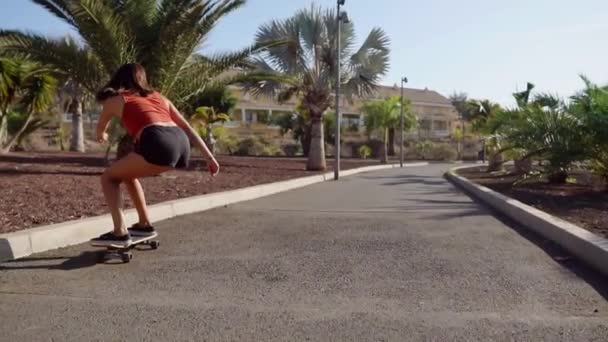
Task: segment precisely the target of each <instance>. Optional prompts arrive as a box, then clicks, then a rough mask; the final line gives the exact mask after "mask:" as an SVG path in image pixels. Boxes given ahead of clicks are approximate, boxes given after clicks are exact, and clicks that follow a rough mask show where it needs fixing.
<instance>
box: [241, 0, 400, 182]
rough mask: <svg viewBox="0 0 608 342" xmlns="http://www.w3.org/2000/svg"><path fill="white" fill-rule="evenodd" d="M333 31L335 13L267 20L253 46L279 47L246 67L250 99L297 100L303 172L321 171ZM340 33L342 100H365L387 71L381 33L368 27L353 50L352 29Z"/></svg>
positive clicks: (333, 63) (333, 65)
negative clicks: (306, 133) (304, 150)
mask: <svg viewBox="0 0 608 342" xmlns="http://www.w3.org/2000/svg"><path fill="white" fill-rule="evenodd" d="M337 31H338V25H337V22H336V13H335V12H334V11H333V10H326V11H324V10H322V9H320V8H317V7H314V6H313V7H311V8H309V9H303V10H300V11H299V12H297V13H296V14H295V15H294V16H293V17H290V18H288V19H284V20H273V21H271V22H270V23H268V24H265V25H263V26H261V27H260V28H259V30H258V33H257V36H256V41H257V43H258V44H260V43H262V42H265V41H283V44H280V45H278V46H273V47H271V48H269V49H268V50H265V51H263V52H261V53H259V54H257V56H256V57H255V58H253V59H252V60H251V62H250V64H251V66H253V68H254V71H253V72H251V73H249V75H247V76H248V80H249V82H248V83H246V85H247V86H248V88H249V89H250V90H251V91H252V92H253V93H254V95H255V94H266V95H271V96H277V97H278V100H279V101H286V100H288V99H290V98H292V97H293V96H298V97H300V99H301V102H302V104H303V106H304V107H305V108H306V109H307V111H308V112H309V114H310V121H311V137H310V139H311V142H310V151H309V155H308V163H307V166H306V167H307V169H308V170H323V169H325V168H326V162H325V148H324V143H323V141H324V139H323V121H322V118H323V113H324V112H325V111H326V110H327V109H329V108H330V106H331V104H332V102H333V100H334V94H335V83H336V82H335V80H336V75H337V70H338V69H337V57H338V55H337V52H336V50H337V49H336V47H337V46H336V45H337V33H338V32H337ZM340 34H341V37H342V38H341V44H340V54H341V60H342V61H343V63H342V64H341V65H340V66H339V68H340V70H341V75H342V77H341V80H340V82H341V83H342V87H343V91H344V93H345V95H346V96H347V97H350V96H366V95H369V94H370V93H372V92H373V91H374V90H375V89H376V87H377V86H378V84H379V82H380V79H381V77H382V76H383V75H384V74H385V73H386V71H387V69H388V64H389V39H388V37H387V35H386V34H385V33H384V31H383V30H382V29H380V28H374V29H372V31H371V32H370V33H369V35H368V36H367V38H366V39H365V40H364V41H363V44H362V45H361V46H360V47H359V48H358V49H356V48H355V46H354V42H355V34H354V28H353V25H352V24H350V23H349V24H344V25H341V30H340Z"/></svg>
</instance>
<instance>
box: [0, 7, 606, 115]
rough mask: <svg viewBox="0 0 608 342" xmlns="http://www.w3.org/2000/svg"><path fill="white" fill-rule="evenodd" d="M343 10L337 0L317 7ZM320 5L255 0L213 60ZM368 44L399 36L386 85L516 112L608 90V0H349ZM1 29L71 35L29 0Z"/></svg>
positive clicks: (5, 13)
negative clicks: (464, 97) (590, 85)
mask: <svg viewBox="0 0 608 342" xmlns="http://www.w3.org/2000/svg"><path fill="white" fill-rule="evenodd" d="M315 3H316V4H317V5H320V6H324V7H334V6H335V4H336V1H335V0H316V1H315ZM311 4H312V1H310V0H248V3H247V4H246V5H245V6H244V7H243V8H241V9H239V10H237V11H235V12H233V13H232V14H230V15H229V16H228V17H226V18H224V19H223V20H222V21H221V23H220V24H219V25H218V26H217V27H216V28H215V29H214V31H213V33H212V35H211V37H210V38H209V40H208V41H206V42H205V44H204V45H203V51H204V52H205V53H212V52H216V51H230V50H233V49H237V48H241V47H245V46H248V45H249V44H251V43H252V42H253V37H254V35H255V32H256V30H257V28H258V27H259V26H260V25H261V24H264V23H266V22H269V21H270V20H272V19H282V18H287V17H289V16H291V15H292V14H294V13H295V12H296V11H297V10H298V9H300V8H303V7H309V6H310V5H311ZM344 10H346V11H347V12H348V15H349V18H350V19H351V21H352V22H353V23H354V25H355V31H356V33H357V37H358V39H359V41H362V40H363V39H364V38H365V37H366V36H367V34H368V33H369V31H370V30H371V29H372V28H373V27H381V28H382V29H384V30H385V31H386V33H387V34H388V35H389V37H390V38H391V67H390V70H389V72H388V73H387V75H386V76H385V77H384V79H383V84H385V85H393V84H395V83H398V82H399V80H400V78H401V77H402V76H406V77H407V78H408V79H409V84H408V87H412V88H425V87H428V88H429V89H433V90H436V91H438V92H440V93H441V94H443V95H445V96H449V95H450V94H452V93H454V92H465V93H467V94H468V95H469V97H472V98H483V99H490V100H492V101H496V102H499V103H501V104H503V105H507V106H509V105H513V104H514V101H513V100H512V95H511V94H512V93H513V92H514V91H516V90H522V89H524V88H525V84H526V82H532V83H534V84H535V85H536V86H537V88H536V89H537V90H539V91H543V92H551V93H557V94H559V95H561V96H564V97H567V96H570V95H571V94H573V93H574V92H575V91H577V90H579V89H580V88H581V87H582V82H581V80H580V77H579V75H581V74H584V75H586V76H588V77H590V78H591V79H592V80H593V81H594V82H597V83H600V84H605V83H608V1H606V0H577V1H573V0H416V1H413V0H372V1H367V0H346V5H345V6H344ZM0 28H3V29H21V30H30V31H34V32H38V33H44V34H47V35H54V36H57V35H63V34H66V32H69V31H70V28H69V27H68V26H67V25H66V24H64V23H62V22H61V21H59V20H58V19H56V18H55V17H53V16H52V15H51V14H50V13H47V12H46V11H45V10H44V9H43V8H41V7H38V6H37V5H34V4H32V3H31V2H30V1H28V0H0Z"/></svg>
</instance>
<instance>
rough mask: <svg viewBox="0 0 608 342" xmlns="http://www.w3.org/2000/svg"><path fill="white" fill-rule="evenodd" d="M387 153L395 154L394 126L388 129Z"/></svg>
mask: <svg viewBox="0 0 608 342" xmlns="http://www.w3.org/2000/svg"><path fill="white" fill-rule="evenodd" d="M388 155H389V156H394V155H395V128H394V127H391V128H389V129H388Z"/></svg>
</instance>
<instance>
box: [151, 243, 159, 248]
mask: <svg viewBox="0 0 608 342" xmlns="http://www.w3.org/2000/svg"><path fill="white" fill-rule="evenodd" d="M158 246H160V242H159V241H150V247H152V249H158Z"/></svg>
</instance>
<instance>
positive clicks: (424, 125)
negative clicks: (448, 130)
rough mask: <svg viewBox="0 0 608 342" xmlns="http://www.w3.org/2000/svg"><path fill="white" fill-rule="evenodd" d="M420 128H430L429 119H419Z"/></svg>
mask: <svg viewBox="0 0 608 342" xmlns="http://www.w3.org/2000/svg"><path fill="white" fill-rule="evenodd" d="M418 127H419V128H420V129H424V130H428V129H431V120H427V119H422V120H420V123H419V126H418Z"/></svg>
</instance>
